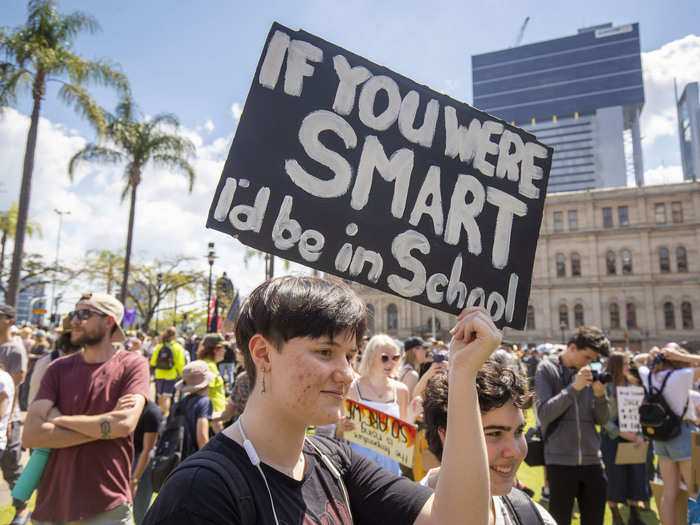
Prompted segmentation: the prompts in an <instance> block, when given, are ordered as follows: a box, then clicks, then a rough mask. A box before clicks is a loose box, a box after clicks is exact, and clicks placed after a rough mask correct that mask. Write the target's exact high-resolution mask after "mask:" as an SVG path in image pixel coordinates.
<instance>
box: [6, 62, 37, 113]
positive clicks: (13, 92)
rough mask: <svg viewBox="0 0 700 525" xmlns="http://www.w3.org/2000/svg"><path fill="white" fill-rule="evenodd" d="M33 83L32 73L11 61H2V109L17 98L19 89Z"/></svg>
mask: <svg viewBox="0 0 700 525" xmlns="http://www.w3.org/2000/svg"><path fill="white" fill-rule="evenodd" d="M31 83H32V75H31V73H30V72H29V71H28V70H26V69H24V68H19V67H16V66H15V65H14V64H11V63H9V62H2V63H0V111H2V108H3V107H4V106H9V105H10V104H11V103H12V102H14V101H15V100H16V99H17V95H18V94H19V91H20V90H22V89H23V88H28V87H29V86H31Z"/></svg>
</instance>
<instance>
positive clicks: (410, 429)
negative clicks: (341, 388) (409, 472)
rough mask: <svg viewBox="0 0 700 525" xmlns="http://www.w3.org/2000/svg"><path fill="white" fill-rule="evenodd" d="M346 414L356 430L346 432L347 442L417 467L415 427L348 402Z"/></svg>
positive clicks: (347, 400)
mask: <svg viewBox="0 0 700 525" xmlns="http://www.w3.org/2000/svg"><path fill="white" fill-rule="evenodd" d="M345 410H346V412H347V414H348V418H349V419H350V421H352V422H353V423H354V424H355V429H354V430H351V431H346V432H345V433H344V434H343V438H344V439H347V440H348V441H352V442H353V443H357V444H358V445H362V446H363V447H367V448H369V449H371V450H374V451H375V452H379V453H380V454H384V455H385V456H387V457H389V458H391V459H393V460H396V461H398V462H399V463H401V464H402V465H406V466H407V467H412V466H413V452H414V450H415V444H416V427H415V425H411V424H410V423H406V422H405V421H401V420H400V419H397V418H395V417H393V416H390V415H389V414H386V413H384V412H380V411H379V410H375V409H373V408H370V407H368V406H367V405H363V404H362V403H358V402H356V401H353V400H352V399H346V400H345Z"/></svg>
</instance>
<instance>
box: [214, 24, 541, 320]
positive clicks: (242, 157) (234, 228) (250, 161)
mask: <svg viewBox="0 0 700 525" xmlns="http://www.w3.org/2000/svg"><path fill="white" fill-rule="evenodd" d="M508 87H509V88H510V87H512V86H508ZM552 152H553V150H552V148H549V147H546V146H544V145H543V144H541V143H540V142H538V141H537V140H536V139H535V137H534V136H533V135H531V134H529V133H527V132H525V131H523V130H521V129H518V128H516V127H514V126H511V125H509V124H508V123H506V122H503V121H501V120H498V119H496V118H494V117H491V116H490V115H488V114H486V113H484V112H481V111H478V110H476V109H474V108H472V107H471V106H469V105H467V104H464V103H462V102H459V101H457V100H454V99H452V98H449V97H447V96H445V95H443V94H440V93H438V92H436V91H433V90H431V89H429V88H428V87H426V86H424V85H420V84H417V83H415V82H413V81H412V80H409V79H408V78H406V77H403V76H401V75H398V74H397V73H395V72H393V71H391V70H389V69H387V68H385V67H382V66H379V65H377V64H374V63H372V62H370V61H369V60H367V59H365V58H362V57H360V56H358V55H355V54H353V53H350V52H349V51H346V50H345V49H342V48H340V47H338V46H335V45H333V44H331V43H330V42H326V41H324V40H322V39H320V38H318V37H316V36H314V35H311V34H309V33H306V32H303V31H292V30H291V29H288V28H286V27H284V26H281V25H279V24H277V23H275V24H273V25H272V28H271V30H270V33H269V35H268V37H267V41H266V42H265V46H264V48H263V51H262V55H261V57H260V61H259V63H258V67H257V70H256V72H255V77H254V78H253V82H252V85H251V88H250V92H249V93H248V98H247V100H246V103H245V108H244V110H243V113H242V115H241V118H240V121H239V124H238V128H237V130H236V135H235V137H234V140H233V143H232V145H231V150H230V152H229V156H228V159H227V161H226V164H225V166H224V170H223V173H222V175H221V179H220V181H219V184H218V186H217V188H216V193H215V195H214V199H213V201H212V204H211V208H210V210H209V216H208V219H207V227H208V228H213V229H215V230H219V231H221V232H224V233H227V234H229V235H231V236H233V237H235V238H237V239H238V240H240V241H241V242H242V243H244V244H246V245H248V246H251V247H253V248H255V249H258V250H262V251H265V252H268V253H272V254H274V255H277V256H280V257H283V258H285V259H288V260H292V261H296V262H298V263H301V264H303V265H306V266H310V267H312V268H315V269H317V270H320V271H323V272H327V273H331V274H334V275H336V276H338V277H341V278H343V279H349V280H353V281H357V282H360V283H362V284H365V285H367V286H370V287H372V288H376V289H379V290H382V291H385V292H389V293H392V294H395V295H397V296H399V297H403V298H406V299H410V300H413V301H416V302H418V303H421V304H424V305H426V306H430V307H434V308H437V309H439V310H442V311H445V312H449V313H452V314H456V313H458V312H459V311H461V310H462V309H463V308H464V307H465V306H471V305H478V306H484V307H486V308H487V309H488V310H489V311H490V313H491V316H492V318H493V320H494V322H495V323H496V324H497V325H498V326H499V327H502V326H511V327H514V328H522V327H523V326H524V324H525V316H526V310H527V302H528V297H529V294H530V282H531V277H532V265H533V262H534V257H535V248H536V245H537V237H538V235H539V229H540V222H541V220H542V209H543V207H544V199H545V193H546V189H547V181H548V178H549V170H550V167H551V162H552Z"/></svg>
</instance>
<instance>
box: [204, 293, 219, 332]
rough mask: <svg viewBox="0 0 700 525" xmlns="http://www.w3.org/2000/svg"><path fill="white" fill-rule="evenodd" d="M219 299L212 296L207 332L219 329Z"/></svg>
mask: <svg viewBox="0 0 700 525" xmlns="http://www.w3.org/2000/svg"><path fill="white" fill-rule="evenodd" d="M219 323H220V321H219V300H218V299H217V298H216V296H214V297H213V298H212V304H211V308H210V310H209V324H208V326H207V332H210V333H215V332H217V333H218V331H219Z"/></svg>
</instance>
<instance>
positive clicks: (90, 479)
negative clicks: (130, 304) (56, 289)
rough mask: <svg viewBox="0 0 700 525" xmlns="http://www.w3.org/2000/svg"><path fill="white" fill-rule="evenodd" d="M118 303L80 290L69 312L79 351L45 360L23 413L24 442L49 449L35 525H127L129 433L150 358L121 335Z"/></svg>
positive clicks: (138, 409)
mask: <svg viewBox="0 0 700 525" xmlns="http://www.w3.org/2000/svg"><path fill="white" fill-rule="evenodd" d="M123 315H124V307H123V305H122V304H121V303H120V302H119V301H117V300H116V299H115V298H114V297H112V296H111V295H108V294H103V293H88V294H84V295H83V296H82V297H81V298H80V300H79V301H78V303H77V304H76V306H75V310H74V311H73V312H71V313H70V314H69V318H70V319H71V323H72V324H71V328H72V331H71V342H72V343H73V344H74V345H78V346H82V347H83V350H82V351H80V352H77V353H75V354H73V355H68V356H65V357H62V358H59V359H57V360H55V361H54V362H53V363H51V364H50V365H49V367H48V369H47V371H46V374H45V375H44V378H43V380H42V382H41V386H40V388H39V393H38V394H37V396H36V399H35V401H34V402H33V403H32V404H31V406H30V407H29V411H28V413H27V419H26V425H25V431H24V436H23V445H24V446H25V447H28V448H39V447H46V448H51V449H52V452H51V455H50V456H49V460H48V463H47V464H46V468H45V470H44V473H43V475H42V477H41V480H40V482H39V486H38V493H37V499H36V507H35V510H34V514H33V516H32V522H33V523H34V524H39V525H42V524H49V523H63V522H74V521H75V522H78V521H81V520H85V522H86V523H90V524H93V523H95V524H97V523H99V524H112V523H114V524H122V523H126V524H132V523H133V519H132V516H131V492H130V486H129V481H130V473H131V461H132V458H133V455H134V445H133V442H132V440H131V433H132V432H133V431H134V429H135V428H136V424H137V422H138V419H139V416H140V414H141V410H142V409H143V406H144V403H145V399H146V396H147V395H148V386H149V373H148V363H147V361H146V360H145V359H143V357H141V356H139V355H137V354H134V353H131V352H127V351H125V350H124V349H123V348H121V347H119V346H115V345H113V344H112V343H113V342H119V341H123V340H124V339H125V337H124V332H123V330H122V329H121V327H120V326H119V324H120V323H121V320H122V317H123Z"/></svg>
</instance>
